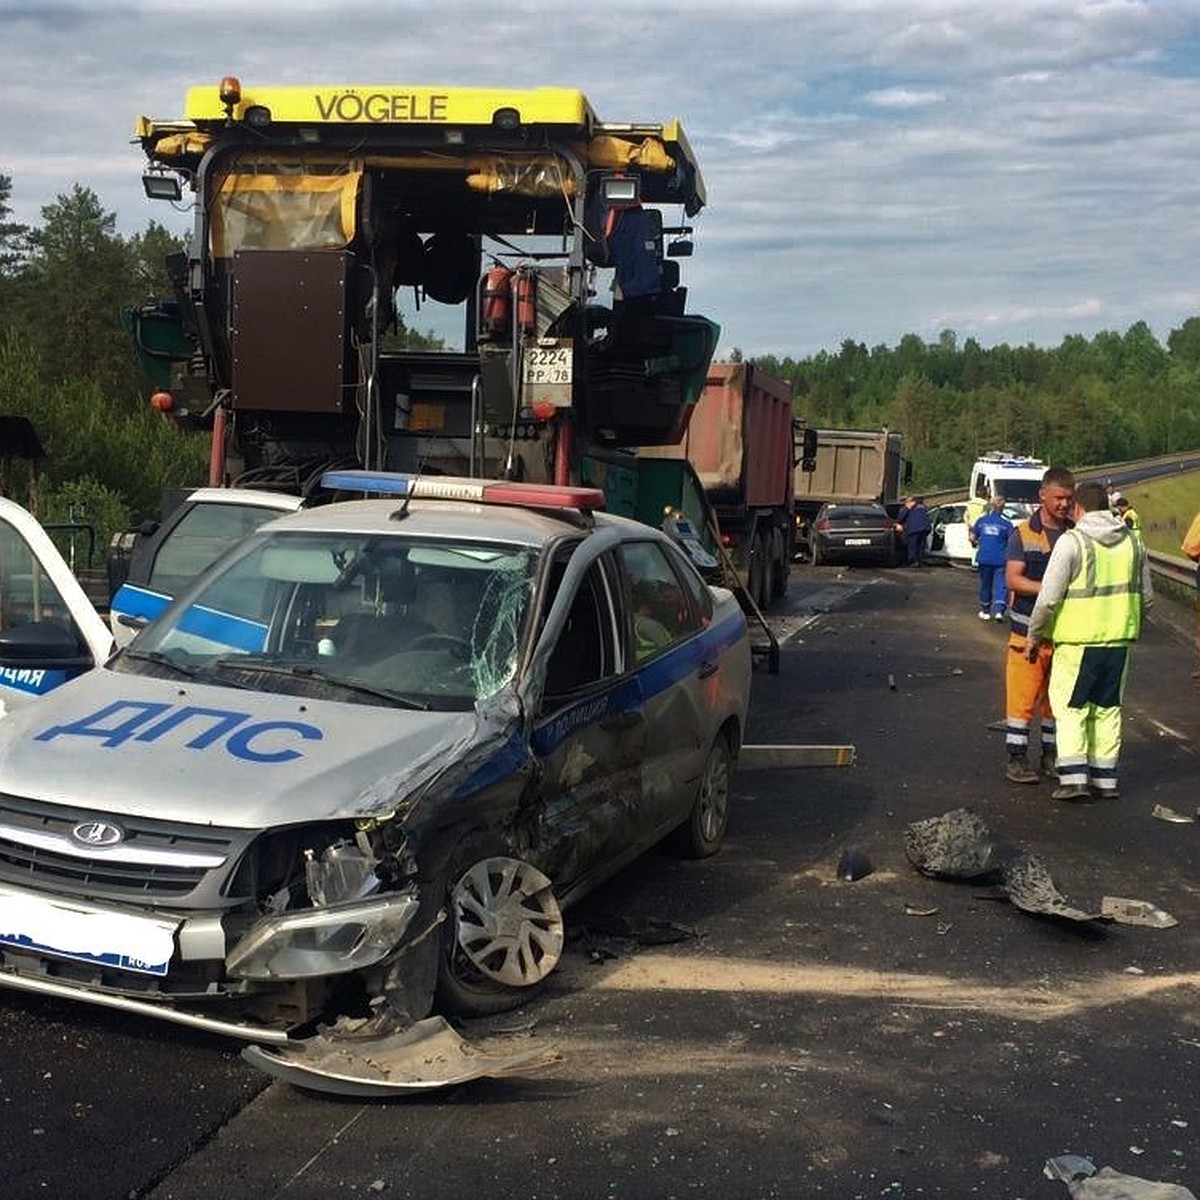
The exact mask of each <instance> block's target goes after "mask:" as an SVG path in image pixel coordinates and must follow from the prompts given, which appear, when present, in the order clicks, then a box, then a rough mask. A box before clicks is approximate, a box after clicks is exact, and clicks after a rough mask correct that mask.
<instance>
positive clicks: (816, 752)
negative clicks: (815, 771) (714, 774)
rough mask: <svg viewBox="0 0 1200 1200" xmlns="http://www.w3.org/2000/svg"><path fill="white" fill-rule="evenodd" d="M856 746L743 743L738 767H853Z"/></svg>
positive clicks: (760, 769)
mask: <svg viewBox="0 0 1200 1200" xmlns="http://www.w3.org/2000/svg"><path fill="white" fill-rule="evenodd" d="M854 759H855V751H854V747H853V746H794V745H778V746H764V745H751V746H743V747H742V748H741V750H740V751H739V752H738V768H739V769H740V770H745V771H774V770H779V769H780V768H784V769H787V768H791V767H852V766H853V765H854Z"/></svg>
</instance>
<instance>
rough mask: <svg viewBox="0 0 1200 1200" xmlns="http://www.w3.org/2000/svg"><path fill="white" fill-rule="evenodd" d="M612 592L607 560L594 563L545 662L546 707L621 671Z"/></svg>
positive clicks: (617, 626) (619, 647)
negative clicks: (560, 698)
mask: <svg viewBox="0 0 1200 1200" xmlns="http://www.w3.org/2000/svg"><path fill="white" fill-rule="evenodd" d="M613 591H614V585H613V582H612V575H611V571H610V570H609V569H608V566H607V561H606V560H601V561H598V562H594V563H593V564H592V565H591V566H590V567H589V568H588V570H587V573H586V574H585V575H584V577H583V579H582V580H581V581H580V584H579V587H578V588H577V589H576V592H575V596H574V599H573V600H572V601H571V607H570V609H569V611H568V613H567V618H566V622H565V623H564V625H563V628H562V632H561V633H560V634H559V637H558V641H557V643H556V644H555V646H554V649H553V650H552V651H551V653H550V658H549V660H548V662H547V665H546V688H545V697H546V702H547V706H553V703H554V701H555V700H556V699H558V698H559V697H563V696H568V695H571V694H572V693H575V692H578V691H580V690H582V689H586V688H589V687H592V686H594V685H595V684H597V683H600V682H602V681H603V680H605V679H609V678H611V677H613V676H615V675H618V674H620V673H621V672H622V671H623V670H624V663H623V656H622V646H621V640H620V638H619V636H618V629H619V625H618V622H617V617H616V613H617V611H618V610H617V607H616V605H614V602H613Z"/></svg>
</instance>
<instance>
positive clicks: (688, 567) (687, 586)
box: [667, 546, 714, 627]
mask: <svg viewBox="0 0 1200 1200" xmlns="http://www.w3.org/2000/svg"><path fill="white" fill-rule="evenodd" d="M667 554H668V555H669V557H670V559H671V561H672V563H673V564H674V565H675V572H676V574H677V575H678V576H679V579H680V582H681V583H682V584H683V590H684V591H685V592H687V594H688V599H689V600H691V602H692V607H693V608H694V609H695V610H696V615H697V616H698V617H699V618H700V624H701V625H703V626H706V627H707V625H708V624H709V622H710V621H711V620H712V619H713V611H714V606H713V596H712V592H711V591H709V589H708V584H707V583H705V582H704V580H703V579H702V578H701V576H700V572H699V571H697V570H696V568H695V567H694V566H693V565H692V563H691V561H690V560H689V559H688V558H687V556H686V555H684V554H681V553H680V552H679V551H678V550H677V549H676V548H675V547H674V546H670V547H668V548H667Z"/></svg>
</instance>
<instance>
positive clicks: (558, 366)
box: [524, 346, 572, 386]
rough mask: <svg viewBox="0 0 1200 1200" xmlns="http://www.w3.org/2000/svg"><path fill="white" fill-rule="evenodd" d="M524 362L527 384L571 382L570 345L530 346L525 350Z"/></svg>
mask: <svg viewBox="0 0 1200 1200" xmlns="http://www.w3.org/2000/svg"><path fill="white" fill-rule="evenodd" d="M524 364H525V382H526V383H527V384H532V385H533V386H537V385H539V384H547V383H570V382H571V371H572V358H571V347H570V346H532V347H530V348H529V349H528V350H526V351H525V358H524Z"/></svg>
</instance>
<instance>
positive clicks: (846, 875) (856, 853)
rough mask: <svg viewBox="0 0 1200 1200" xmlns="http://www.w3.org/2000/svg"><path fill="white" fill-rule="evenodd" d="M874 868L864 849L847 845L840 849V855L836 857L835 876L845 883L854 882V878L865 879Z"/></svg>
mask: <svg viewBox="0 0 1200 1200" xmlns="http://www.w3.org/2000/svg"><path fill="white" fill-rule="evenodd" d="M874 870H875V868H874V867H873V866H872V865H871V860H870V859H869V858H868V857H867V854H866V851H864V850H862V849H860V848H859V847H858V846H847V847H846V848H845V850H843V851H842V857H841V858H840V859H838V865H837V877H838V878H839V879H844V880H845V881H846V882H847V883H854V882H855V881H856V880H859V879H865V878H866V877H867V876H868V875H870V874H871V872H872V871H874Z"/></svg>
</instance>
